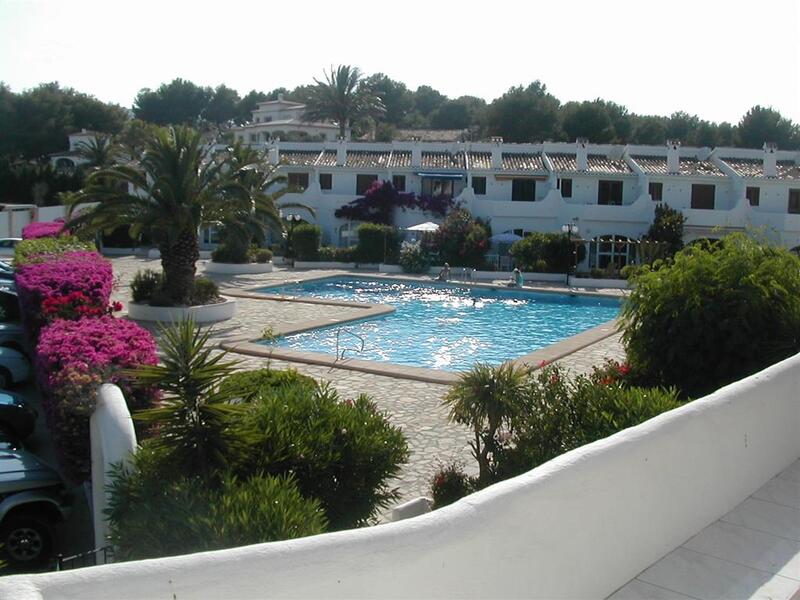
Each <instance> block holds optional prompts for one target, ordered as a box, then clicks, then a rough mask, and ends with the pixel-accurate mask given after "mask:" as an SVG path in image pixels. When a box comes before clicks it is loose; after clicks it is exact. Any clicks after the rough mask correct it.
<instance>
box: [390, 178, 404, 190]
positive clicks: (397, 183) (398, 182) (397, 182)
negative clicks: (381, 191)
mask: <svg viewBox="0 0 800 600" xmlns="http://www.w3.org/2000/svg"><path fill="white" fill-rule="evenodd" d="M392 187H394V189H396V190H397V191H398V192H405V191H406V176H405V175H392Z"/></svg>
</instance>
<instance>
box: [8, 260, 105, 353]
mask: <svg viewBox="0 0 800 600" xmlns="http://www.w3.org/2000/svg"><path fill="white" fill-rule="evenodd" d="M16 280H17V293H18V294H19V300H20V304H21V306H22V318H23V321H24V323H25V325H26V327H27V328H28V331H29V332H30V333H31V335H32V336H33V337H34V338H35V337H36V335H37V334H38V331H39V328H40V327H41V326H42V324H43V322H44V317H43V314H42V309H43V303H44V302H45V300H47V299H48V298H55V297H59V296H69V295H70V294H71V293H73V292H81V294H83V295H84V296H85V298H86V304H88V305H90V306H93V307H97V308H99V309H101V312H103V311H105V310H106V309H107V307H108V302H109V298H110V297H111V289H112V287H113V272H112V270H111V263H110V262H108V261H107V260H106V259H104V258H103V257H102V256H100V255H99V254H98V253H97V252H67V253H65V254H62V255H60V256H57V257H53V259H52V260H48V261H44V262H38V263H28V264H23V265H21V266H19V267H18V268H17V273H16Z"/></svg>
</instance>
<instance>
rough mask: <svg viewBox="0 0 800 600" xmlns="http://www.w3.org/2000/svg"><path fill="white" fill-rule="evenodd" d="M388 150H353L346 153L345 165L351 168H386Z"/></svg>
mask: <svg viewBox="0 0 800 600" xmlns="http://www.w3.org/2000/svg"><path fill="white" fill-rule="evenodd" d="M390 154H391V152H390V151H388V150H386V151H377V152H376V151H364V150H353V151H350V152H348V153H347V163H346V164H345V166H346V167H351V168H357V169H361V168H365V167H366V168H370V169H375V168H386V167H387V166H388V164H389V155H390Z"/></svg>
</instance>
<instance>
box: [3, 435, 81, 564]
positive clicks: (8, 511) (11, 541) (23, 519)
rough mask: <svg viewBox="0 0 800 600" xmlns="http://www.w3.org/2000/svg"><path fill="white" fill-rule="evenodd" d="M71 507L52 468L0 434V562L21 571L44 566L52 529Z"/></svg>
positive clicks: (50, 554)
mask: <svg viewBox="0 0 800 600" xmlns="http://www.w3.org/2000/svg"><path fill="white" fill-rule="evenodd" d="M70 507H71V497H70V496H69V494H68V492H67V490H66V488H65V487H64V483H63V481H62V480H61V477H60V476H59V475H58V473H57V472H56V471H55V469H53V468H52V467H50V466H48V465H47V464H45V463H44V462H42V460H41V459H39V457H37V456H36V455H34V454H32V453H31V452H29V451H27V450H25V449H24V448H23V447H22V446H21V445H20V444H19V443H17V442H15V441H14V440H13V439H12V438H10V437H8V436H6V435H3V434H2V433H0V560H3V561H5V562H6V563H8V565H9V566H10V567H11V568H12V569H15V570H21V571H24V570H33V569H37V568H39V567H41V566H43V565H45V564H46V563H47V562H48V561H49V560H50V559H51V558H52V554H53V543H54V536H53V526H54V525H55V524H56V523H58V522H60V521H63V520H64V519H66V518H67V517H68V516H69V513H70Z"/></svg>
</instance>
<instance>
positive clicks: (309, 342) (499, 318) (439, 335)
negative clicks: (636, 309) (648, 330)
mask: <svg viewBox="0 0 800 600" xmlns="http://www.w3.org/2000/svg"><path fill="white" fill-rule="evenodd" d="M259 291H261V292H263V293H267V294H280V295H289V296H311V297H314V298H323V299H329V300H347V301H351V302H367V303H371V304H390V305H392V306H394V307H395V309H396V311H395V312H394V313H391V314H388V315H384V316H381V317H377V318H373V319H369V320H364V321H356V322H350V323H345V324H342V325H337V326H333V327H324V328H320V329H315V330H312V331H307V332H303V333H297V334H292V335H288V336H285V337H283V338H280V339H279V340H278V341H277V343H276V345H277V346H279V347H282V348H288V349H293V350H302V351H308V352H324V353H328V354H335V353H336V347H337V345H336V344H337V330H339V329H341V332H340V333H339V334H338V336H339V350H340V352H341V350H342V348H348V349H349V350H348V351H347V352H346V357H347V358H360V359H365V360H378V361H384V362H391V363H397V364H402V365H410V366H415V367H426V368H429V369H443V370H447V371H463V370H467V369H469V368H470V367H472V365H473V364H474V363H475V362H478V361H481V362H487V363H490V364H500V363H502V362H503V361H505V360H509V359H514V358H519V357H520V356H523V355H525V354H529V353H530V352H533V351H534V350H538V349H539V348H543V347H545V346H549V345H551V344H553V343H555V342H558V341H561V340H563V339H565V338H568V337H570V336H572V335H575V334H577V333H580V332H582V331H585V330H587V329H590V328H592V327H595V326H597V325H600V324H601V323H605V322H606V321H609V320H611V319H613V318H615V317H616V316H617V315H618V313H619V308H620V304H619V301H618V300H617V299H614V298H603V297H596V298H595V297H587V296H575V295H568V294H549V293H535V292H525V291H515V290H502V289H500V290H495V289H483V288H466V287H459V286H455V285H448V284H439V283H433V282H431V283H425V282H420V283H417V282H410V281H400V280H378V279H357V278H331V279H323V280H316V281H311V282H307V283H300V284H295V285H288V286H281V287H270V288H262V289H261V290H259ZM351 333H352V334H356V335H358V336H361V337H362V338H363V339H364V350H363V351H362V352H355V350H356V349H358V347H359V346H360V341H359V340H358V339H357V338H356V337H355V336H354V335H350V334H351ZM263 343H264V344H268V342H263Z"/></svg>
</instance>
